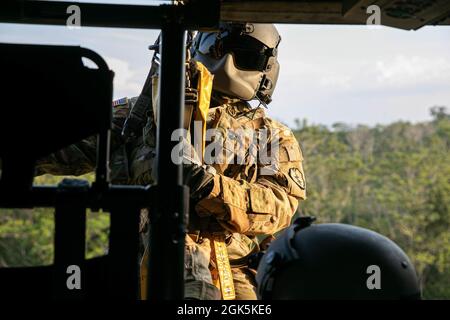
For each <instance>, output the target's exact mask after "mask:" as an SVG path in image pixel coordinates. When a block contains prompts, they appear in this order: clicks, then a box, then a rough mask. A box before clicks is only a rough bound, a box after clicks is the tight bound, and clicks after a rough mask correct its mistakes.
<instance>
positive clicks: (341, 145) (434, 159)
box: [0, 107, 450, 299]
mask: <svg viewBox="0 0 450 320" xmlns="http://www.w3.org/2000/svg"><path fill="white" fill-rule="evenodd" d="M430 112H431V115H432V120H431V121H429V122H422V123H414V124H412V123H409V122H395V123H392V124H389V125H377V126H375V127H368V126H363V125H359V126H349V125H347V124H345V123H336V124H334V125H333V126H332V127H327V126H323V125H315V124H309V123H308V122H307V120H297V121H296V127H295V128H293V129H294V133H295V135H296V137H297V138H298V140H299V142H300V144H301V147H302V150H303V155H304V158H305V160H304V168H305V174H306V180H307V191H308V194H307V196H308V199H307V200H306V201H305V202H303V203H301V205H300V208H299V213H302V214H306V215H314V216H316V217H317V219H318V222H319V223H324V222H341V223H349V224H353V225H357V226H362V227H366V228H369V229H372V230H375V231H377V232H379V233H381V234H383V235H385V236H387V237H389V238H390V239H392V240H394V241H395V242H396V243H397V244H399V245H400V247H402V248H403V249H404V250H405V251H406V252H407V254H408V255H409V256H410V257H411V259H412V260H413V263H414V265H415V267H416V270H417V273H418V275H419V277H420V281H421V285H422V288H423V296H424V298H426V299H450V231H449V230H450V153H449V148H450V115H449V113H448V111H447V109H446V108H445V107H433V108H431V109H430ZM86 178H88V179H90V178H91V177H90V176H88V177H86ZM58 180H60V177H52V176H43V177H39V178H37V179H36V181H35V183H36V184H53V183H56V182H57V181H58ZM108 226H109V218H108V214H106V213H89V214H88V230H87V237H88V245H87V248H86V255H87V257H93V256H96V255H100V254H103V253H104V252H106V250H107V237H108ZM52 241H53V215H52V212H51V211H49V210H45V209H35V210H34V211H32V210H2V211H1V215H0V267H7V266H30V265H40V264H50V263H51V262H52V254H53V251H52V250H53V243H52Z"/></svg>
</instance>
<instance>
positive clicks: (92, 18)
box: [0, 0, 163, 29]
mask: <svg viewBox="0 0 450 320" xmlns="http://www.w3.org/2000/svg"><path fill="white" fill-rule="evenodd" d="M71 5H76V6H78V7H79V8H80V13H81V26H84V27H109V28H143V29H159V27H160V26H161V18H162V10H163V9H162V8H163V6H142V5H119V4H104V3H103V4H101V3H78V2H69V1H64V2H63V1H61V2H59V1H17V0H15V1H14V0H6V1H5V0H2V1H1V4H0V22H10V23H27V24H49V25H60V26H65V25H67V19H68V18H69V16H70V15H71V13H67V9H68V8H69V6H71Z"/></svg>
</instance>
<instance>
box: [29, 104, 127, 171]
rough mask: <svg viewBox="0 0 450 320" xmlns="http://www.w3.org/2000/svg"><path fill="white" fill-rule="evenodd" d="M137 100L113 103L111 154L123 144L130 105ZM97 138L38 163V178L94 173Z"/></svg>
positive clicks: (73, 145) (73, 146)
mask: <svg viewBox="0 0 450 320" xmlns="http://www.w3.org/2000/svg"><path fill="white" fill-rule="evenodd" d="M133 99H134V98H133ZM134 101H135V100H132V99H127V98H123V99H119V100H116V101H115V102H114V103H113V124H112V130H111V153H114V152H115V151H116V150H117V149H118V148H119V147H120V145H121V144H123V142H122V139H121V131H122V127H123V123H124V121H125V119H126V117H127V115H128V112H129V109H130V105H131V103H133V102H134ZM96 154H97V138H96V137H95V136H94V137H89V138H87V139H84V140H82V141H80V142H78V143H75V144H72V145H70V146H68V147H66V148H64V149H62V150H59V151H57V152H55V153H52V154H50V155H48V156H46V157H44V158H41V159H39V160H38V161H37V162H36V173H35V175H36V176H39V175H43V174H53V175H75V176H79V175H82V174H86V173H89V172H92V171H93V170H94V168H95V165H96V163H95V161H96Z"/></svg>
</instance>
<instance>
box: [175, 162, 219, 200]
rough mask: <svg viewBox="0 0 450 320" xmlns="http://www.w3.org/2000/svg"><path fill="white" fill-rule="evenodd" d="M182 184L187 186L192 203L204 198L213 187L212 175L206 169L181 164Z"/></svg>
mask: <svg viewBox="0 0 450 320" xmlns="http://www.w3.org/2000/svg"><path fill="white" fill-rule="evenodd" d="M183 182H184V184H186V185H187V186H189V189H190V190H189V195H190V197H191V200H193V201H194V203H196V202H198V201H200V200H201V199H203V198H204V197H206V196H207V195H208V194H209V193H210V192H211V190H212V189H213V187H214V174H213V173H211V172H209V171H208V169H207V167H205V166H199V165H197V164H194V163H191V164H183Z"/></svg>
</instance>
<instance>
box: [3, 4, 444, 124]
mask: <svg viewBox="0 0 450 320" xmlns="http://www.w3.org/2000/svg"><path fill="white" fill-rule="evenodd" d="M116 2H124V1H116ZM135 2H139V1H135ZM141 2H143V1H141ZM152 3H153V2H152ZM277 27H278V29H279V31H280V33H281V35H282V39H283V40H282V42H281V45H280V51H279V52H280V53H279V60H280V64H281V71H280V78H279V81H278V84H277V88H276V90H275V94H274V97H273V102H272V104H270V105H269V110H268V113H269V114H270V115H271V116H272V117H273V118H276V119H278V120H281V121H282V122H284V123H287V124H288V125H293V124H294V119H295V118H299V119H302V118H307V119H308V121H309V122H312V123H321V124H326V125H331V124H333V123H335V122H346V123H349V124H368V125H375V124H378V123H381V124H385V123H390V122H392V121H396V120H405V121H411V122H417V121H423V120H427V119H429V108H430V107H431V106H433V105H446V106H448V107H449V108H450V27H426V28H423V29H420V30H419V31H403V30H396V29H392V28H386V27H379V28H375V29H374V28H369V27H366V26H359V27H358V26H311V25H277ZM157 34H158V31H150V30H133V29H106V28H87V27H82V28H81V29H78V30H73V29H72V30H70V29H68V28H66V27H54V26H36V25H17V24H0V42H9V43H43V44H69V45H81V46H84V47H87V48H90V49H93V50H95V51H97V52H98V53H100V54H101V55H102V56H103V57H104V58H105V60H106V61H107V62H108V64H109V66H110V68H112V69H113V70H114V71H115V73H116V76H115V80H114V97H115V98H120V97H123V96H134V95H137V94H138V93H139V92H140V89H141V86H142V84H143V83H144V80H145V77H146V74H147V71H148V68H149V63H150V58H151V52H149V51H148V50H147V47H148V45H149V44H151V43H153V42H154V40H155V39H156V36H157Z"/></svg>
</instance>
